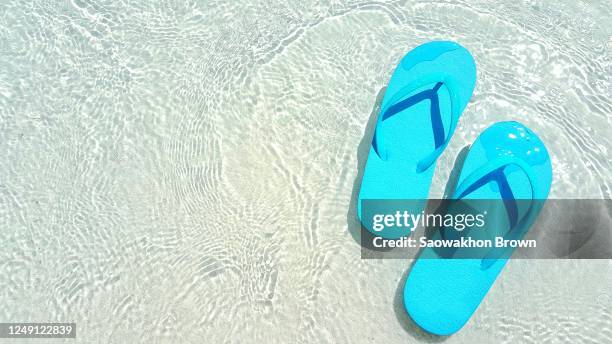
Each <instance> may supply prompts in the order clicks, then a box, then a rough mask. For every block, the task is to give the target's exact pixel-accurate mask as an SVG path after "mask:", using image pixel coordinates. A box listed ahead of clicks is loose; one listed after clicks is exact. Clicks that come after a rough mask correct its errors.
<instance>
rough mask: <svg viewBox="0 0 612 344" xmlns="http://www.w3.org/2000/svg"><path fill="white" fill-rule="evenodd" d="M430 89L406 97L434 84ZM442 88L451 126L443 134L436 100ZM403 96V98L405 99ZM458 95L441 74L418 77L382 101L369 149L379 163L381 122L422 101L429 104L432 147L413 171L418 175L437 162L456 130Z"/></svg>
mask: <svg viewBox="0 0 612 344" xmlns="http://www.w3.org/2000/svg"><path fill="white" fill-rule="evenodd" d="M434 83H435V86H434V87H433V88H432V89H429V90H425V91H422V92H419V93H417V94H415V95H412V96H409V97H407V96H408V95H409V94H411V93H413V92H414V91H415V90H416V89H418V88H421V87H423V86H426V85H431V84H434ZM442 85H445V86H446V88H447V90H448V93H449V95H450V98H451V123H450V127H449V130H448V131H447V132H446V135H445V132H444V124H443V123H442V115H441V113H440V100H439V97H438V90H439V89H440V87H442ZM406 97H407V98H406ZM458 97H459V93H458V92H457V86H456V83H455V82H454V81H453V79H452V78H451V77H450V76H449V75H447V74H445V73H442V72H439V73H432V74H429V75H427V76H424V77H421V78H418V79H416V80H414V81H412V82H410V83H408V84H407V85H406V86H404V87H402V88H401V89H400V90H399V91H398V92H396V93H395V94H394V95H393V97H392V98H391V100H390V101H388V102H386V103H387V104H390V105H388V106H386V107H385V108H383V109H382V110H381V115H380V116H379V117H378V122H377V124H376V131H375V132H374V138H373V140H372V147H373V148H374V151H375V152H376V154H378V156H379V157H380V158H381V159H382V160H387V150H386V147H385V145H384V133H383V122H384V121H385V120H386V119H388V118H390V117H392V116H393V115H396V114H398V113H400V112H402V111H404V110H406V109H408V108H410V107H411V106H413V105H415V104H418V103H420V102H421V101H423V100H429V101H430V115H431V122H432V130H433V135H434V142H435V148H434V150H433V151H432V152H430V153H429V154H427V155H425V156H424V157H423V158H421V159H420V160H419V162H418V165H417V168H416V169H417V172H422V171H424V170H426V169H428V168H429V167H430V166H431V165H432V164H433V163H434V162H435V161H436V159H438V157H439V156H440V154H442V152H443V151H444V149H445V148H446V146H447V145H448V143H449V141H450V138H451V137H452V135H453V132H454V131H455V128H456V127H457V121H458V120H459V99H458Z"/></svg>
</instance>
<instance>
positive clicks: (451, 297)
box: [404, 122, 552, 335]
mask: <svg viewBox="0 0 612 344" xmlns="http://www.w3.org/2000/svg"><path fill="white" fill-rule="evenodd" d="M551 181H552V167H551V162H550V157H549V155H548V152H547V150H546V147H545V146H544V143H543V142H542V141H541V140H540V139H539V138H538V136H537V135H536V134H534V133H533V132H532V131H531V130H529V129H528V128H527V127H525V126H524V125H522V124H520V123H517V122H499V123H496V124H494V125H492V126H491V127H489V128H488V129H486V130H485V131H484V132H482V133H481V134H480V136H479V137H478V139H477V140H476V141H475V142H474V144H473V145H472V146H471V147H470V150H469V152H468V154H467V156H466V158H465V162H464V164H463V167H462V170H461V173H460V175H459V179H458V182H457V188H456V189H455V191H454V193H453V197H451V198H452V199H455V200H458V199H462V200H463V199H467V200H501V201H500V202H499V203H502V204H503V205H505V206H506V207H505V211H504V212H505V214H503V215H504V216H498V217H496V218H495V219H496V221H494V222H495V223H491V224H487V225H486V226H485V228H484V229H485V230H486V231H491V230H492V231H497V232H498V233H500V232H501V233H502V234H503V237H504V238H508V239H521V238H523V236H524V235H525V233H526V232H527V231H528V230H529V228H530V227H531V225H532V224H533V222H534V221H535V219H536V218H537V216H538V214H539V212H540V209H541V208H542V205H543V203H544V202H545V200H546V198H547V197H548V193H549V191H550V185H551ZM451 202H452V201H451ZM494 247H495V246H493V248H491V249H489V250H487V251H488V253H486V254H484V255H482V258H478V259H452V258H450V259H449V258H440V256H437V253H436V251H435V249H434V248H424V249H423V250H422V251H421V253H420V255H419V258H418V260H417V261H416V262H415V264H414V265H413V267H412V270H411V271H410V275H409V276H408V278H407V280H406V284H405V286H404V306H405V307H406V310H407V312H408V314H409V315H410V317H411V318H412V319H413V320H414V321H415V322H416V323H417V324H418V325H419V326H421V327H422V328H423V329H424V330H426V331H428V332H431V333H434V334H437V335H450V334H452V333H455V332H457V331H458V330H459V329H461V327H463V325H465V323H466V322H467V321H468V320H469V319H470V317H471V316H472V314H473V313H474V311H475V310H476V308H478V305H479V304H480V303H481V301H482V300H483V298H484V297H485V295H486V294H487V292H488V291H489V289H490V288H491V286H492V285H493V283H494V282H495V280H496V278H497V276H498V274H499V273H500V272H501V270H502V268H503V267H504V265H505V264H506V262H507V260H508V257H509V256H510V254H511V253H512V251H513V250H514V249H512V248H506V249H499V250H498V249H496V248H494ZM500 250H506V252H505V253H503V252H501V251H500ZM470 258H473V257H470Z"/></svg>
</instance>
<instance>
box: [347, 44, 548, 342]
mask: <svg viewBox="0 0 612 344" xmlns="http://www.w3.org/2000/svg"><path fill="white" fill-rule="evenodd" d="M475 83H476V65H475V63H474V59H473V58H472V56H471V54H470V53H469V52H468V50H467V49H465V48H464V47H462V46H460V45H459V44H457V43H454V42H445V41H435V42H429V43H426V44H423V45H421V46H418V47H416V48H415V49H413V50H412V51H410V52H409V53H408V54H406V56H404V58H403V59H402V60H401V61H400V63H399V65H398V67H397V68H396V70H395V72H394V73H393V76H392V77H391V80H390V82H389V86H388V87H387V90H386V93H385V97H384V99H383V102H382V106H381V110H380V114H379V116H378V121H377V124H376V131H375V134H374V138H373V140H372V147H371V148H370V153H369V155H368V160H367V163H366V167H365V171H364V175H363V180H362V183H361V190H360V193H359V201H358V214H359V217H360V218H361V207H362V201H363V200H393V199H398V200H400V199H403V200H423V199H427V198H428V193H429V188H430V185H431V180H432V176H433V173H434V169H435V166H436V161H437V159H438V157H439V156H440V155H441V154H442V152H443V151H444V149H445V148H446V147H447V145H448V143H449V141H450V139H451V137H452V135H453V132H454V131H455V128H456V127H457V122H458V121H459V117H460V116H461V113H462V112H463V110H464V109H465V107H466V105H467V104H468V101H469V99H470V97H471V96H472V92H473V90H474V86H475ZM551 180H552V167H551V163H550V157H549V155H548V152H547V150H546V147H545V146H544V143H543V142H542V141H541V140H540V139H539V138H538V136H537V135H536V134H534V133H533V132H532V131H531V130H530V129H529V128H527V127H526V126H524V125H522V124H520V123H518V122H499V123H495V124H493V125H492V126H490V127H489V128H487V129H486V130H484V131H483V132H482V133H481V134H480V136H479V137H478V138H477V139H476V141H474V143H473V144H472V145H471V146H470V149H469V151H468V153H467V156H466V158H465V161H464V163H463V167H462V170H461V172H460V174H459V178H458V182H457V187H456V188H455V191H454V193H453V194H452V195H451V197H450V198H451V199H485V200H495V199H501V200H503V201H504V202H510V203H512V202H518V200H528V201H529V200H531V201H533V206H532V207H531V208H530V209H529V211H526V212H523V213H522V218H521V219H518V220H516V219H515V221H509V222H508V223H506V224H505V225H506V226H508V227H516V226H521V227H522V228H521V230H519V231H516V230H514V229H515V228H507V231H505V232H506V233H518V235H514V237H513V239H520V238H521V237H522V236H523V235H524V234H525V232H526V231H527V230H528V229H529V227H530V226H531V224H532V223H533V222H534V221H535V218H536V217H537V215H538V213H539V211H540V209H541V204H542V202H536V201H538V200H540V201H541V200H545V199H546V198H547V197H548V193H549V191H550V185H551ZM515 215H516V214H515ZM365 227H366V229H368V230H370V231H372V230H371V229H369V228H368V226H365ZM372 233H374V234H375V235H377V236H382V237H384V238H388V239H395V238H399V237H402V236H407V235H409V234H410V233H409V230H408V229H406V232H398V231H397V230H395V231H393V232H385V231H384V230H383V231H380V232H378V231H377V232H374V231H372ZM435 256H436V252H435V251H434V249H433V248H424V249H423V251H422V252H421V253H420V258H419V259H417V261H416V262H415V264H414V265H413V267H412V269H411V271H410V274H409V276H408V278H407V280H406V283H405V287H404V306H405V308H406V311H407V312H408V314H409V315H410V317H411V318H412V319H413V320H414V321H415V322H416V323H417V324H418V325H419V326H421V327H422V328H423V329H424V330H426V331H428V332H431V333H434V334H437V335H450V334H452V333H455V332H457V331H458V330H459V329H461V327H463V325H465V323H466V322H467V321H468V320H469V319H470V317H471V316H472V314H473V313H474V311H475V310H476V308H477V307H478V305H479V304H480V302H481V301H482V300H483V298H484V297H485V295H486V294H487V292H488V290H489V289H490V288H491V286H492V285H493V283H494V281H495V279H496V278H497V276H498V274H499V273H500V272H501V270H502V268H503V267H504V265H505V264H506V261H507V256H504V257H497V258H496V257H485V258H483V259H427V258H425V257H435Z"/></svg>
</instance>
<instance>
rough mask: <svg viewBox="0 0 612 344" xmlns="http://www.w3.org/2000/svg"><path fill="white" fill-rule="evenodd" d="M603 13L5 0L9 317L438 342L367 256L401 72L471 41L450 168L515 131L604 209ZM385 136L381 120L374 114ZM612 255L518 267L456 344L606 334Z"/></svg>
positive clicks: (446, 169)
mask: <svg viewBox="0 0 612 344" xmlns="http://www.w3.org/2000/svg"><path fill="white" fill-rule="evenodd" d="M610 13H612V11H611V8H610V4H609V3H607V2H605V1H601V2H596V3H589V4H588V5H587V4H583V3H575V4H574V1H564V4H559V3H557V2H550V3H539V2H538V3H522V2H516V1H513V2H508V3H506V4H494V3H480V4H476V3H473V2H470V3H467V2H452V3H451V2H447V3H439V4H424V3H415V2H410V1H409V2H391V3H379V2H368V1H366V2H350V3H349V4H340V3H336V2H332V3H321V2H313V3H309V2H302V3H301V4H297V3H294V2H287V3H272V2H268V1H265V2H261V3H257V4H255V3H251V4H249V3H248V2H245V3H243V4H239V3H234V2H231V3H226V2H202V3H199V2H187V3H186V4H182V5H178V4H174V3H173V4H151V3H147V2H143V3H141V4H138V3H136V2H130V3H129V4H128V3H122V2H111V1H105V2H100V3H91V2H89V1H76V0H75V1H69V2H63V3H58V4H53V3H48V2H47V3H43V2H33V3H30V2H23V1H5V2H3V3H2V4H0V65H1V66H2V67H1V68H0V155H1V157H2V159H1V160H0V242H2V249H1V250H0V276H1V277H0V322H8V321H75V322H76V323H77V326H78V338H79V342H210V343H216V342H224V341H232V342H233V341H236V342H255V341H264V340H265V341H272V342H296V341H298V342H312V343H325V342H346V343H356V342H382V341H384V342H387V343H407V342H408V343H410V342H421V341H424V342H431V341H439V340H440V339H439V338H435V337H431V336H429V335H426V334H424V333H422V332H420V331H419V330H418V329H417V328H416V327H415V325H413V324H411V323H410V321H409V320H408V319H407V318H406V315H405V314H404V312H403V310H402V305H401V287H402V285H403V280H404V278H405V276H406V274H407V272H408V270H409V267H410V261H401V260H384V261H375V260H368V261H366V260H361V259H360V246H359V244H358V242H356V240H355V238H354V237H355V236H354V233H355V228H357V227H356V226H357V222H356V220H355V218H354V198H355V197H356V195H357V193H356V190H358V182H359V178H358V177H359V173H360V170H361V169H362V168H363V163H364V161H365V158H366V156H367V149H368V148H367V145H368V144H369V140H370V138H371V134H372V125H371V123H372V121H373V118H374V117H375V115H376V103H377V99H379V100H380V97H381V96H382V92H383V88H384V86H385V84H386V82H387V81H388V79H389V77H390V74H391V72H392V70H393V68H394V67H395V65H396V63H397V61H398V60H399V59H400V58H401V57H402V56H403V54H404V53H406V52H407V51H408V50H409V49H411V48H413V47H415V46H416V45H418V44H420V43H423V42H425V41H427V40H432V39H451V40H456V41H458V42H460V43H461V44H462V45H464V46H465V47H467V48H468V49H469V50H470V51H471V52H472V54H473V55H474V57H475V59H476V62H477V66H478V81H477V86H476V90H475V94H474V96H473V98H472V101H471V103H470V105H469V106H468V108H467V109H466V111H465V112H464V114H463V115H462V118H461V121H460V123H459V126H458V129H457V132H456V134H455V136H454V138H453V140H452V142H451V145H450V146H449V147H448V149H447V150H446V152H445V153H444V155H443V156H442V157H441V159H440V161H439V163H438V167H437V170H436V176H435V178H434V182H433V185H432V191H431V195H430V196H432V197H440V196H442V194H443V190H444V186H445V184H446V181H447V178H448V176H449V174H450V170H451V168H452V166H453V163H454V161H455V158H456V157H457V154H458V153H459V151H460V150H461V149H462V148H463V147H465V146H466V145H468V144H469V143H470V142H471V141H473V140H474V139H475V138H476V136H477V135H478V133H479V132H480V131H482V130H483V129H484V128H486V127H488V126H489V125H490V124H492V123H494V122H496V121H500V120H513V119H514V120H519V121H521V122H523V123H525V124H526V125H527V126H529V127H530V128H532V129H533V130H534V131H535V132H536V133H538V135H539V136H540V137H541V138H542V139H543V141H544V142H546V144H547V146H548V149H549V152H550V154H551V156H552V159H553V168H554V171H555V172H554V173H555V176H554V182H553V187H552V191H551V197H553V198H610V197H612V175H611V174H610V170H611V168H612V161H611V159H610V150H611V149H612V141H611V140H612V139H611V137H612V123H611V122H612V118H611V113H612V101H611V98H612V97H610V96H611V95H612V85H611V82H610V75H612V54H611V50H610V48H611V47H610V45H611V44H612V39H611V34H612V26H611V25H610V23H611V22H612V15H611V14H610ZM368 123H370V125H368ZM610 286H612V262H610V261H529V260H521V261H518V260H517V261H512V262H510V263H509V264H508V266H507V267H506V269H505V271H504V272H503V274H502V275H501V276H500V278H499V279H498V281H497V282H496V285H495V286H494V288H493V289H492V290H491V292H490V293H489V295H488V296H487V298H486V299H485V301H484V302H483V304H482V305H481V307H480V308H479V309H478V311H477V312H476V314H475V315H474V317H473V318H472V320H471V322H470V323H469V324H468V325H467V326H466V327H465V328H464V329H463V330H462V331H461V332H459V333H458V334H456V335H454V336H452V337H450V338H449V339H448V340H447V341H446V342H447V343H478V342H490V341H492V340H494V341H495V342H504V343H506V342H507V343H515V342H544V341H546V342H550V343H561V342H593V343H602V342H608V341H612V309H611V307H610V304H612V288H611V287H610Z"/></svg>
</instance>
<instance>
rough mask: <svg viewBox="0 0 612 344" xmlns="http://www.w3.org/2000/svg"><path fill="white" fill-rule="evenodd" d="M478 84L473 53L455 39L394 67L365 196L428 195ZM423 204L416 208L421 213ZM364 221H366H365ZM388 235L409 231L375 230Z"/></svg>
mask: <svg viewBox="0 0 612 344" xmlns="http://www.w3.org/2000/svg"><path fill="white" fill-rule="evenodd" d="M475 83H476V65H475V63H474V59H473V58H472V55H471V54H470V53H469V52H468V51H467V49H465V48H464V47H462V46H460V45H459V44H457V43H454V42H446V41H434V42H429V43H425V44H423V45H420V46H418V47H416V48H414V49H413V50H412V51H410V52H409V53H408V54H406V56H404V58H403V59H402V60H401V62H400V63H399V65H398V67H397V68H396V69H395V71H394V73H393V76H392V77H391V80H390V81H389V85H388V86H387V90H386V92H385V97H384V99H383V102H382V106H381V111H380V114H379V115H378V121H377V124H376V131H375V133H374V138H373V140H372V146H371V148H370V153H369V155H368V161H367V162H366V167H365V171H364V175H363V179H362V182H361V189H360V192H359V200H358V209H357V214H358V216H359V218H360V219H362V214H361V206H362V205H361V203H362V200H364V199H371V200H381V199H387V200H388V199H421V200H424V199H427V196H428V194H429V187H430V185H431V179H432V176H433V172H434V168H435V165H436V161H437V159H438V157H439V156H440V154H442V152H443V151H444V149H445V148H446V146H447V145H448V143H449V141H450V139H451V137H452V135H453V132H454V131H455V127H456V126H457V121H458V120H459V116H460V115H461V113H462V112H463V110H464V109H465V107H466V105H467V103H468V101H469V99H470V97H471V96H472V92H473V91H474V85H475ZM421 210H422V209H413V211H414V212H416V213H418V212H420V211H421ZM362 223H363V221H362ZM363 225H364V226H365V228H366V229H368V230H369V231H370V232H372V233H375V234H376V235H378V236H381V237H384V238H390V239H391V238H400V237H403V236H406V235H408V234H409V233H410V228H405V230H402V231H397V230H393V231H385V230H383V231H379V232H377V231H374V230H373V229H372V228H370V224H369V223H363Z"/></svg>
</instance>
